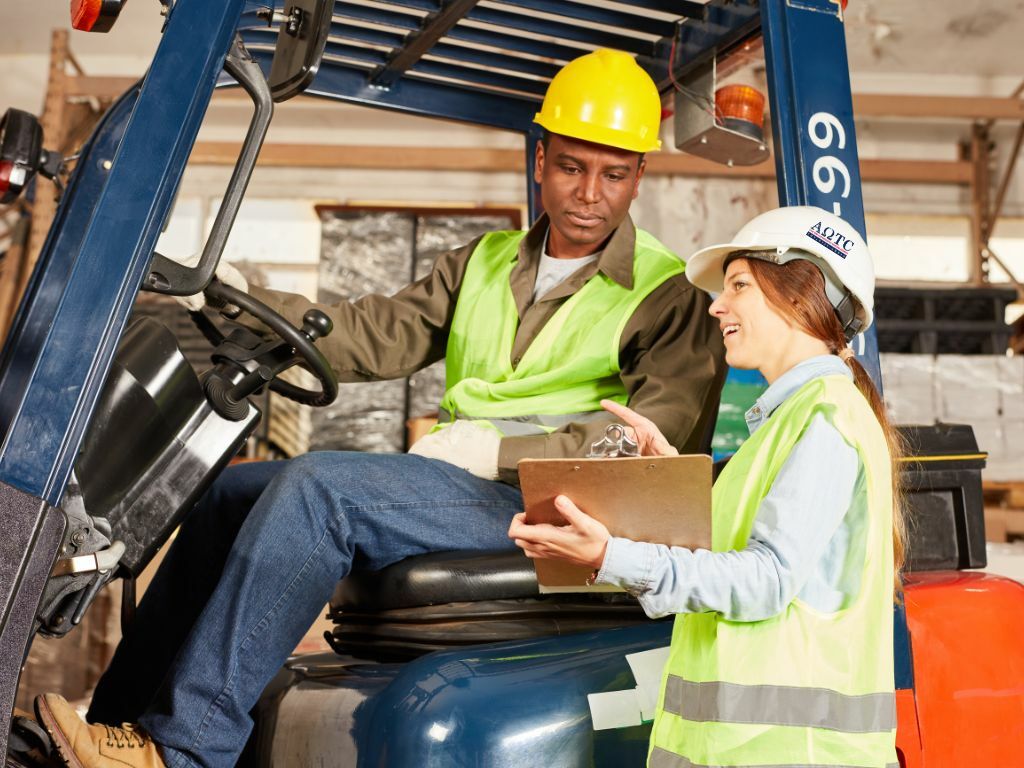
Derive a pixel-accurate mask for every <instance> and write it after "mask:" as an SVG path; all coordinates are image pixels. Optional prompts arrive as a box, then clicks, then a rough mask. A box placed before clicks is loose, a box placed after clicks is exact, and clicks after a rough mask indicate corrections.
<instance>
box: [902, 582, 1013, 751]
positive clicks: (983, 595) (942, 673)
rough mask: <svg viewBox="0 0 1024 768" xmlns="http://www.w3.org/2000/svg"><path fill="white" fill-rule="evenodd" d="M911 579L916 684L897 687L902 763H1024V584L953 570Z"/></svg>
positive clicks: (909, 604)
mask: <svg viewBox="0 0 1024 768" xmlns="http://www.w3.org/2000/svg"><path fill="white" fill-rule="evenodd" d="M906 582H907V583H906V591H905V595H904V601H905V604H906V609H907V625H908V627H909V630H910V637H911V640H912V642H913V656H914V658H913V665H914V685H915V688H914V690H906V691H900V692H899V694H898V695H897V716H898V719H899V730H898V733H897V747H898V748H899V749H900V751H901V753H902V756H901V759H902V760H904V761H905V762H904V763H903V765H905V766H906V768H963V767H964V766H974V765H976V766H981V765H986V766H997V765H998V766H1011V765H1020V760H1021V755H1020V744H1021V739H1020V734H1021V729H1022V728H1024V726H1022V723H1024V655H1022V654H1021V653H1020V642H1021V637H1024V585H1021V584H1019V583H1018V582H1016V581H1012V580H1010V579H1006V578H1002V577H999V576H993V575H990V574H986V573H967V572H953V571H937V572H932V573H917V574H910V575H908V576H907V580H906ZM915 705H916V713H915ZM1014 732H1016V734H1017V736H1016V737H1014V736H1011V735H1010V734H1013V733H1014ZM1008 736H1009V737H1008Z"/></svg>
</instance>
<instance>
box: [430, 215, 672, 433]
mask: <svg viewBox="0 0 1024 768" xmlns="http://www.w3.org/2000/svg"><path fill="white" fill-rule="evenodd" d="M524 236H525V233H524V232H492V233H490V234H488V235H485V236H484V237H483V238H482V239H481V240H480V242H479V244H478V245H477V247H476V249H475V250H474V251H473V255H472V256H471V257H470V259H469V262H468V263H467V264H466V273H465V275H464V276H463V280H462V285H461V286H460V288H459V298H458V301H457V302H456V305H455V313H454V315H453V316H452V324H451V329H450V331H449V334H448V347H447V351H446V359H445V372H446V380H445V387H446V389H445V393H444V397H443V398H442V400H441V403H440V407H441V409H442V410H444V411H447V412H448V413H450V414H457V415H458V416H459V418H465V415H466V414H472V415H473V417H474V420H479V421H486V422H490V424H491V426H493V427H495V428H496V429H499V430H500V431H502V430H501V425H502V424H505V423H509V422H513V423H514V424H510V425H509V428H510V429H512V430H515V431H514V433H507V434H524V433H525V434H539V433H540V432H549V431H551V430H553V429H557V428H559V427H562V426H565V425H566V424H568V423H571V422H573V421H578V420H579V418H578V415H579V414H591V413H597V414H601V415H604V412H603V411H602V409H601V400H602V399H609V400H614V401H615V402H618V403H623V404H625V403H626V400H627V397H628V393H627V392H626V387H625V385H624V384H623V383H622V378H621V376H620V370H619V348H620V343H621V341H620V340H621V337H622V333H623V330H624V329H625V327H626V325H627V324H628V322H629V319H630V318H631V317H632V316H633V313H634V312H635V311H636V309H637V307H638V306H639V305H640V303H641V302H643V300H644V299H645V298H647V296H649V295H650V293H651V292H652V291H654V290H655V289H657V288H658V286H660V285H661V284H662V283H664V282H665V281H666V280H668V279H669V278H671V277H672V276H673V275H678V274H682V272H683V271H684V269H685V264H684V263H683V261H682V260H681V259H680V258H679V257H677V256H676V255H675V254H673V253H672V252H670V251H669V250H668V249H667V248H665V246H663V245H662V244H661V243H659V242H658V241H657V240H655V239H654V238H653V237H652V236H651V235H649V234H647V233H646V232H644V231H642V230H636V244H635V247H634V251H633V281H632V287H630V288H627V287H625V286H623V285H621V284H620V283H617V282H616V281H615V280H613V279H612V278H610V277H608V276H607V275H606V274H604V273H603V272H601V271H600V270H599V271H598V272H597V273H596V274H594V276H593V277H591V278H590V279H589V280H587V282H586V283H585V284H584V285H583V286H582V287H581V288H580V289H579V290H578V291H576V292H575V293H574V294H573V295H572V296H569V297H568V298H566V299H565V300H564V301H563V302H562V303H561V304H560V305H559V307H558V309H557V310H556V311H555V312H554V313H553V314H552V315H551V317H550V318H548V320H547V321H546V322H545V323H544V327H543V328H541V329H540V330H539V332H538V333H537V335H536V336H535V337H534V338H533V340H532V341H531V342H530V346H529V347H528V348H527V349H526V350H525V351H524V352H523V354H522V356H521V358H520V359H518V360H517V362H516V364H515V365H514V366H513V363H512V357H513V353H512V349H513V346H514V344H515V338H516V333H517V332H518V329H519V311H518V309H517V307H516V303H515V297H514V296H513V295H512V288H511V286H510V284H509V280H510V276H511V274H512V271H513V269H514V268H515V265H516V263H517V262H518V256H519V246H520V244H521V243H522V240H523V237H524ZM588 418H593V417H588ZM523 419H525V423H526V424H528V425H533V426H532V427H531V426H525V427H524V426H523V423H524V422H523ZM538 428H539V429H538ZM524 430H532V431H529V432H524Z"/></svg>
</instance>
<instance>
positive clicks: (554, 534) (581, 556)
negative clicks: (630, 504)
mask: <svg viewBox="0 0 1024 768" xmlns="http://www.w3.org/2000/svg"><path fill="white" fill-rule="evenodd" d="M555 509H557V510H558V512H559V514H560V515H561V516H562V517H563V518H565V521H566V525H548V524H547V523H537V524H534V525H531V524H529V523H527V522H526V513H525V512H520V513H519V514H518V515H516V516H515V517H514V518H512V525H510V526H509V528H508V537H509V538H510V539H513V540H514V541H515V543H516V546H517V547H519V548H520V549H522V550H523V552H524V553H526V556H527V557H540V558H553V559H555V560H568V561H569V562H570V563H575V564H576V565H585V566H587V567H588V568H600V567H601V566H602V565H603V564H604V553H605V550H606V549H607V548H608V539H610V538H611V534H610V533H608V529H607V528H605V527H604V525H603V524H602V523H601V522H599V521H597V520H595V519H594V518H592V517H591V516H590V515H588V514H587V513H586V512H584V511H582V510H581V509H580V508H579V507H577V506H576V505H575V504H573V502H572V500H571V499H570V498H569V497H568V496H556V497H555Z"/></svg>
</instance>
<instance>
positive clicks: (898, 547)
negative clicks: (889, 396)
mask: <svg viewBox="0 0 1024 768" xmlns="http://www.w3.org/2000/svg"><path fill="white" fill-rule="evenodd" d="M732 258H743V254H742V253H738V254H735V255H734V256H733V257H732ZM747 263H748V264H749V265H750V272H751V274H752V275H753V276H754V280H756V281H757V284H758V286H759V287H760V289H761V291H762V292H763V293H764V296H765V298H766V299H767V300H768V303H769V304H771V305H772V306H773V307H775V308H776V309H778V310H779V312H781V313H782V314H783V315H784V316H785V317H786V318H787V319H789V320H791V321H792V322H793V323H795V324H796V325H797V326H798V327H799V328H801V329H802V330H803V331H805V332H806V333H808V334H810V335H811V336H813V337H814V338H816V339H821V340H822V341H824V342H825V344H827V345H828V349H829V352H831V353H832V354H834V355H835V354H838V353H839V352H840V351H841V350H842V349H844V348H845V347H846V345H847V344H846V336H845V335H844V334H843V327H842V324H841V323H840V322H839V318H838V317H837V316H836V313H835V310H834V309H832V305H831V304H830V303H829V300H828V297H826V295H825V278H824V277H823V276H822V274H821V271H820V270H819V269H818V268H817V267H816V266H814V265H813V264H812V263H811V262H809V261H806V260H804V259H796V260H794V261H790V262H789V263H787V264H772V263H770V262H767V261H764V260H762V259H756V258H749V259H747ZM846 365H847V366H849V368H850V370H851V371H852V372H853V380H854V383H855V384H856V385H857V389H859V390H860V392H861V394H863V395H864V397H865V399H866V400H867V401H868V403H870V404H871V410H872V411H874V414H875V418H876V419H878V424H879V425H880V426H881V427H882V432H883V433H884V434H885V442H886V443H887V444H888V446H889V456H890V458H891V461H892V551H893V560H894V564H895V567H896V585H895V589H896V592H897V594H898V593H899V590H900V571H901V570H902V568H903V560H904V555H905V547H904V542H905V541H906V522H905V519H904V503H903V491H902V488H901V483H900V472H899V460H900V458H902V456H903V453H904V449H903V440H902V438H901V437H900V435H899V433H898V432H897V431H896V428H895V427H894V426H893V424H892V422H891V421H890V420H889V414H888V413H886V410H885V403H883V402H882V396H881V395H879V394H878V390H877V389H876V388H875V384H874V382H873V381H872V380H871V377H870V376H868V372H867V371H865V370H864V367H863V366H862V365H861V364H860V363H859V362H857V358H855V357H853V356H852V355H851V356H850V357H849V359H848V360H846Z"/></svg>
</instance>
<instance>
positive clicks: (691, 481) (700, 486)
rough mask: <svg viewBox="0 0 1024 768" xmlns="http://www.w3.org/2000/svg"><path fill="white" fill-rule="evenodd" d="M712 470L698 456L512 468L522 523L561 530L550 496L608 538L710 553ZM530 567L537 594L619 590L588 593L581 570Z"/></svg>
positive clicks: (541, 563) (559, 564) (530, 463)
mask: <svg viewBox="0 0 1024 768" xmlns="http://www.w3.org/2000/svg"><path fill="white" fill-rule="evenodd" d="M711 466H712V462H711V457H710V456H707V455H704V454H689V455H683V456H631V457H620V458H597V459H523V460H521V461H520V462H519V464H518V467H519V485H520V488H521V489H522V492H523V503H524V507H525V510H526V522H527V523H551V524H554V525H564V523H565V519H564V518H563V517H562V516H561V514H559V512H558V510H557V509H555V497H556V496H558V495H560V494H564V495H565V496H568V497H569V498H570V499H572V500H573V502H575V504H576V506H578V507H579V508H580V509H581V510H583V511H584V512H586V513H587V514H588V515H590V516H591V517H593V518H595V519H597V520H600V521H601V522H602V523H604V525H605V526H606V527H607V528H608V530H609V532H610V533H611V534H612V536H619V537H622V538H627V539H633V540H634V541H650V542H654V543H656V544H667V545H670V546H678V547H688V548H690V549H698V548H703V549H710V548H711V485H712V482H711ZM533 562H534V566H535V568H536V570H537V584H538V586H539V588H540V591H541V592H542V593H545V592H589V591H621V590H618V589H617V588H616V587H612V586H607V585H597V586H590V587H588V586H587V584H586V582H587V578H588V577H589V576H590V573H591V571H590V569H589V568H587V567H585V566H580V565H573V564H571V563H567V562H565V561H563V560H547V559H536V560H534V561H533Z"/></svg>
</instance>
